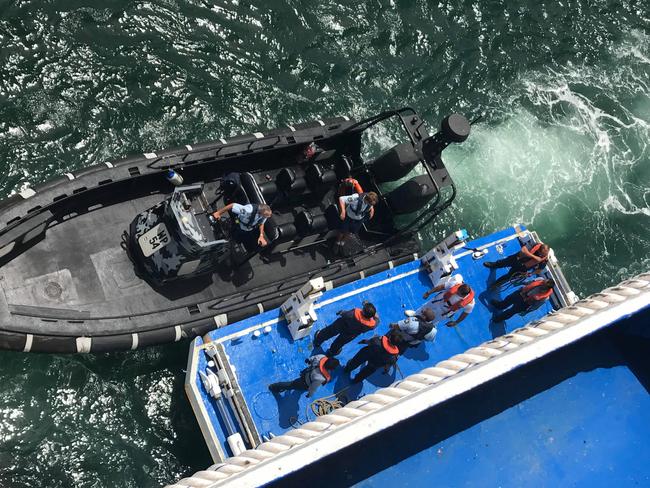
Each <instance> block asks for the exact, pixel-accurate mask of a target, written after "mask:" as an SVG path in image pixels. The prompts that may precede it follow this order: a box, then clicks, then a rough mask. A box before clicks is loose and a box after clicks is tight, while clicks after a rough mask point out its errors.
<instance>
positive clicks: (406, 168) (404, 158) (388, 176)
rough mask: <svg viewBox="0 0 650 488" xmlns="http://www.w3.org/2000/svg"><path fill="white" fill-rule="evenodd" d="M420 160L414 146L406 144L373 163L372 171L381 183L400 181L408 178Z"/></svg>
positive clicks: (399, 145)
mask: <svg viewBox="0 0 650 488" xmlns="http://www.w3.org/2000/svg"><path fill="white" fill-rule="evenodd" d="M419 162H420V158H419V157H418V155H417V154H416V152H415V149H414V148H413V144H411V143H409V142H405V143H403V144H398V145H396V146H394V147H392V148H391V149H389V150H388V151H386V152H385V153H383V154H382V155H381V156H379V157H378V158H377V159H375V160H374V161H373V162H372V165H371V168H372V169H371V171H372V173H373V175H375V180H376V181H377V182H379V183H386V182H388V181H395V180H399V179H400V178H403V177H404V176H406V175H407V174H408V173H409V172H410V171H411V170H412V169H413V168H414V167H415V165H416V164H418V163H419Z"/></svg>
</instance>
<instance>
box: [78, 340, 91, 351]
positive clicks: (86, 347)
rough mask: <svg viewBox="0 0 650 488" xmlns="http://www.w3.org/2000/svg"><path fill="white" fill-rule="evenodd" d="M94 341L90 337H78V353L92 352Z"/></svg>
mask: <svg viewBox="0 0 650 488" xmlns="http://www.w3.org/2000/svg"><path fill="white" fill-rule="evenodd" d="M91 346H92V339H91V338H90V337H77V352H81V353H84V352H90V347H91Z"/></svg>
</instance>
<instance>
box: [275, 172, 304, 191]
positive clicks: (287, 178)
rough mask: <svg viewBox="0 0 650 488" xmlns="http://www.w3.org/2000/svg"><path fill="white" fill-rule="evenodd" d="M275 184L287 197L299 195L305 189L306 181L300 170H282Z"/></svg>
mask: <svg viewBox="0 0 650 488" xmlns="http://www.w3.org/2000/svg"><path fill="white" fill-rule="evenodd" d="M275 182H276V184H277V186H278V188H279V189H280V190H282V191H283V192H284V193H286V194H287V195H292V194H293V195H296V194H300V193H302V192H304V191H305V190H306V189H307V180H306V179H305V175H304V170H303V169H302V168H282V169H281V170H280V172H279V173H278V176H277V177H276V178H275Z"/></svg>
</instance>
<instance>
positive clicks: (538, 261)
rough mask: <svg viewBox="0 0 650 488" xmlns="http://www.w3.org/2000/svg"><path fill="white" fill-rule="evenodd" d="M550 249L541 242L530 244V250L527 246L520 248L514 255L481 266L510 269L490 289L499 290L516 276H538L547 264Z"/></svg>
mask: <svg viewBox="0 0 650 488" xmlns="http://www.w3.org/2000/svg"><path fill="white" fill-rule="evenodd" d="M550 250H551V248H550V247H548V245H546V244H544V243H543V242H538V243H536V244H532V245H531V246H530V249H529V247H528V246H527V245H523V246H521V249H520V250H519V251H518V252H516V253H515V254H511V255H510V256H506V257H505V258H503V259H499V260H498V261H486V262H484V263H483V266H485V267H486V268H490V269H497V268H508V267H509V268H510V269H509V270H508V272H507V273H506V274H504V275H503V276H502V277H501V278H499V279H498V280H496V281H495V282H494V283H492V285H490V288H492V289H494V288H499V287H500V286H502V285H503V284H504V283H506V282H507V281H509V280H510V279H511V278H512V277H513V276H515V275H517V274H526V273H530V272H533V271H535V272H537V273H538V274H539V273H541V271H542V270H543V269H544V266H546V263H547V262H548V255H549V252H550Z"/></svg>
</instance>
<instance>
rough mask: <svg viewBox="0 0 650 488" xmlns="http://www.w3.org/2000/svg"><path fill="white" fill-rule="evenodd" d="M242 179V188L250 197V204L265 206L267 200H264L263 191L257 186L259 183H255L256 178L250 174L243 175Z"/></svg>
mask: <svg viewBox="0 0 650 488" xmlns="http://www.w3.org/2000/svg"><path fill="white" fill-rule="evenodd" d="M240 178H241V186H242V188H243V189H244V191H245V192H246V196H247V197H248V203H257V204H258V205H261V204H265V203H266V200H265V199H264V195H263V194H262V190H261V189H260V187H259V185H258V184H257V181H255V178H253V175H252V174H250V173H241V174H240Z"/></svg>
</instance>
